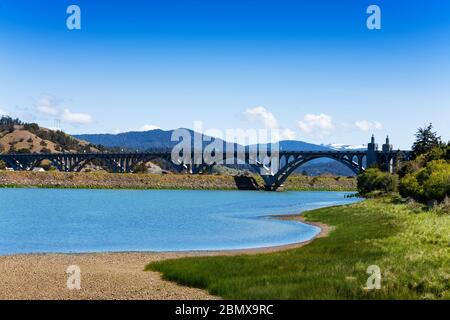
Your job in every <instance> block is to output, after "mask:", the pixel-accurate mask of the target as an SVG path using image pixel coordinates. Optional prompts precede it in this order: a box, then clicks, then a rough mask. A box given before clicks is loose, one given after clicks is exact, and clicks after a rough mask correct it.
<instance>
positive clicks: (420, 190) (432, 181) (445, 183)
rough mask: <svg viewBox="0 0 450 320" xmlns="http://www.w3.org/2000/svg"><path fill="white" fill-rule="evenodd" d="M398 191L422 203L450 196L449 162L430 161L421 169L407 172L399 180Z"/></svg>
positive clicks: (442, 199)
mask: <svg viewBox="0 0 450 320" xmlns="http://www.w3.org/2000/svg"><path fill="white" fill-rule="evenodd" d="M400 193H401V195H402V196H403V197H411V198H413V199H415V200H417V201H419V202H422V203H429V202H433V201H437V202H442V201H444V199H445V198H446V197H449V196H450V163H448V162H446V161H445V160H435V161H431V162H429V163H428V164H427V165H426V166H425V167H424V168H422V169H421V170H419V171H417V172H415V173H410V174H407V175H406V176H405V177H404V178H403V179H402V180H401V182H400Z"/></svg>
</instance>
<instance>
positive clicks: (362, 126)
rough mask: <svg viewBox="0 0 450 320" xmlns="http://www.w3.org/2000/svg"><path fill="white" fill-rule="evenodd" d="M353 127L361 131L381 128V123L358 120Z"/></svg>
mask: <svg viewBox="0 0 450 320" xmlns="http://www.w3.org/2000/svg"><path fill="white" fill-rule="evenodd" d="M355 127H357V128H358V129H359V130H361V131H363V132H366V131H370V130H382V129H383V124H381V123H380V122H378V121H367V120H359V121H356V122H355Z"/></svg>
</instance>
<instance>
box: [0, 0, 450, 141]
mask: <svg viewBox="0 0 450 320" xmlns="http://www.w3.org/2000/svg"><path fill="white" fill-rule="evenodd" d="M373 4H375V5H378V6H379V8H380V10H381V29H379V30H370V29H369V28H368V27H367V24H366V21H367V19H368V17H369V16H370V14H368V13H367V12H366V10H367V8H368V7H369V6H370V5H373ZM70 5H77V6H78V7H79V8H80V10H81V15H80V17H81V19H80V21H81V29H80V30H69V29H68V28H67V25H66V20H67V19H68V18H69V16H70V14H67V12H66V10H67V8H68V6H70ZM449 57H450V2H448V1H438V0H436V1H431V0H415V1H404V0H396V1H382V0H370V1H365V0H341V1H329V0H327V1H326V0H307V1H301V0H296V1H288V0H257V1H248V0H240V1H236V0H214V1H211V0H202V1H200V0H196V1H193V0H171V1H168V0H148V1H144V0H127V1H123V0H117V1H106V0H99V1H93V0H71V1H67V0H41V1H34V0H27V1H26V0H1V1H0V114H8V115H11V116H14V117H19V118H21V119H22V120H24V121H32V122H37V123H39V124H40V125H42V126H47V127H51V128H55V127H57V128H61V129H62V130H64V131H66V132H68V133H72V134H78V133H118V132H124V131H129V130H148V129H153V128H162V129H165V130H168V129H174V128H179V127H186V128H193V127H194V122H195V121H201V122H202V125H203V128H204V129H210V128H215V129H218V130H223V131H224V130H227V129H238V128H243V129H252V128H255V129H265V128H267V129H277V130H279V132H280V133H279V135H278V137H277V139H296V140H302V141H307V142H312V143H323V144H329V143H339V144H352V145H361V144H366V143H367V142H368V141H369V139H370V136H371V135H372V133H373V134H375V136H376V137H377V139H378V141H379V142H380V141H382V140H384V137H385V136H386V135H387V134H388V135H389V136H390V138H391V143H393V144H394V148H403V149H405V148H409V147H410V146H411V144H412V142H413V140H414V132H415V131H416V129H417V128H418V127H423V126H425V125H427V124H428V123H429V122H432V123H433V125H434V127H435V130H437V131H438V133H439V134H440V135H441V136H442V138H443V139H444V140H450V128H449V123H450V59H449Z"/></svg>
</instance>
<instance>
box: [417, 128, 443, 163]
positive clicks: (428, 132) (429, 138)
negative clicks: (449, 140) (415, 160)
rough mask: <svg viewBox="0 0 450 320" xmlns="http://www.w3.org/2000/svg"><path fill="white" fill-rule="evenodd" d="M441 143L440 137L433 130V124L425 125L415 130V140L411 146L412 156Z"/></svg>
mask: <svg viewBox="0 0 450 320" xmlns="http://www.w3.org/2000/svg"><path fill="white" fill-rule="evenodd" d="M441 145H442V142H441V137H439V136H438V135H437V133H436V132H433V125H432V124H431V123H430V124H429V125H428V126H427V127H425V128H419V129H418V130H417V132H416V141H415V142H414V144H413V146H412V151H413V153H414V156H415V157H417V156H420V155H421V154H425V153H427V152H430V151H431V150H432V149H433V148H436V147H439V146H441Z"/></svg>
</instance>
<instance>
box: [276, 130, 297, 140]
mask: <svg viewBox="0 0 450 320" xmlns="http://www.w3.org/2000/svg"><path fill="white" fill-rule="evenodd" d="M294 139H295V132H294V131H292V130H291V129H280V130H279V138H278V139H276V140H294Z"/></svg>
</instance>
